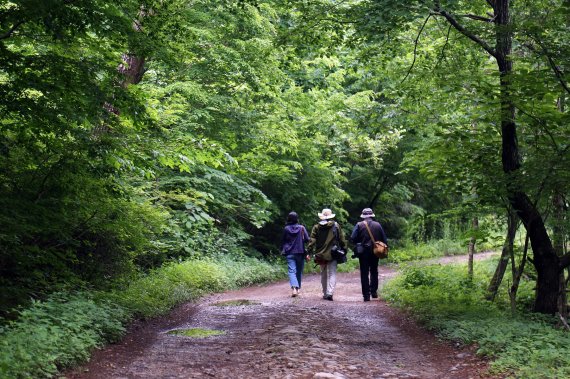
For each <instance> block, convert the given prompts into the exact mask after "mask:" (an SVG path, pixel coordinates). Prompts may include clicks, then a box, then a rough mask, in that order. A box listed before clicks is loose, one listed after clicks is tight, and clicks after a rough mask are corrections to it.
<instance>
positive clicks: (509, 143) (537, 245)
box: [434, 0, 570, 314]
mask: <svg viewBox="0 0 570 379" xmlns="http://www.w3.org/2000/svg"><path fill="white" fill-rule="evenodd" d="M440 3H441V2H440V1H438V0H434V13H435V14H437V15H440V16H442V17H445V18H446V20H447V21H448V22H449V23H450V24H451V25H452V26H453V27H454V28H455V29H457V30H458V31H459V32H460V33H462V34H464V35H465V36H467V37H468V38H469V39H471V40H472V41H474V42H475V43H477V44H478V45H479V46H480V47H482V48H483V49H484V50H485V51H486V52H487V53H488V54H490V55H492V56H493V57H495V59H496V61H497V66H498V68H499V72H500V83H499V98H500V104H501V113H500V121H501V140H502V149H501V159H502V164H503V171H504V173H505V175H506V177H507V196H508V199H509V203H510V204H511V206H512V207H513V209H514V210H515V212H516V214H517V215H518V217H519V218H520V219H521V221H522V223H523V225H524V227H525V229H526V230H527V233H528V234H529V236H530V242H531V246H532V250H533V254H534V260H533V263H534V266H535V268H536V271H537V274H538V275H537V286H536V298H535V303H534V310H535V311H536V312H541V313H551V314H554V313H555V312H556V310H557V299H558V291H559V282H560V275H559V273H560V271H561V270H562V269H564V268H565V267H567V266H569V265H570V255H569V254H566V255H564V257H562V258H560V257H558V256H557V255H556V252H555V250H554V248H553V247H552V241H551V240H550V237H549V236H548V233H547V231H546V227H545V225H544V220H543V219H542V216H541V215H540V213H539V212H538V210H537V208H536V206H535V205H534V204H533V203H532V202H531V201H530V199H529V197H528V196H527V194H526V193H525V192H524V191H523V190H521V188H520V185H519V184H518V183H519V180H517V179H518V178H517V176H518V175H520V170H519V168H520V166H521V160H520V155H519V147H518V140H517V125H516V122H515V116H516V114H515V101H514V98H513V96H514V95H513V94H512V92H511V82H510V80H511V75H512V73H513V62H512V41H513V25H512V23H511V17H510V13H509V12H510V4H511V0H494V1H488V3H489V4H491V5H492V6H493V9H494V17H493V22H494V24H495V48H493V47H492V46H490V45H489V44H488V43H487V42H486V41H485V40H484V39H482V38H480V37H478V36H477V35H475V34H474V33H472V32H471V31H469V30H468V29H466V28H465V27H464V26H463V25H461V24H460V23H459V22H458V21H457V19H455V17H453V15H452V14H450V13H448V12H447V11H445V10H443V9H442V8H441V4H440Z"/></svg>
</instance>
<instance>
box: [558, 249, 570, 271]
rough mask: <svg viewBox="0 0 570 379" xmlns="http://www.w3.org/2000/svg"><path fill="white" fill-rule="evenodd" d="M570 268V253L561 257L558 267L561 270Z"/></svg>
mask: <svg viewBox="0 0 570 379" xmlns="http://www.w3.org/2000/svg"><path fill="white" fill-rule="evenodd" d="M568 266H570V253H566V254H564V255H563V256H561V257H560V261H559V263H558V267H559V268H560V270H564V269H565V268H566V267H568Z"/></svg>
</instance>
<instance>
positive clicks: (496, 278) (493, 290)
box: [486, 209, 518, 301]
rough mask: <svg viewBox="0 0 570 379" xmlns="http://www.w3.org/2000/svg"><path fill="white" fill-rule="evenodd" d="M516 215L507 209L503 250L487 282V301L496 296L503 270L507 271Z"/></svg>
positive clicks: (512, 247) (492, 299)
mask: <svg viewBox="0 0 570 379" xmlns="http://www.w3.org/2000/svg"><path fill="white" fill-rule="evenodd" d="M516 217H517V216H516V214H515V213H514V212H513V211H512V210H510V209H509V211H508V215H507V236H506V237H505V242H504V243H503V250H502V251H501V259H499V263H498V264H497V268H496V269H495V273H494V274H493V278H491V282H490V283H489V287H488V288H487V295H486V298H487V300H489V301H494V300H495V297H496V296H497V291H498V290H499V286H500V285H501V282H502V281H503V277H504V276H505V272H506V271H507V266H508V264H509V259H510V257H511V255H512V252H513V249H514V243H515V235H516V233H517V229H518V228H517V218H516Z"/></svg>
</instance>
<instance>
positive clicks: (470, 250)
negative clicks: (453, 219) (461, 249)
mask: <svg viewBox="0 0 570 379" xmlns="http://www.w3.org/2000/svg"><path fill="white" fill-rule="evenodd" d="M472 227H473V234H474V235H473V236H472V237H471V239H470V240H469V248H468V253H469V260H468V263H467V272H468V275H469V279H473V255H474V254H475V242H476V241H477V238H476V237H475V233H476V232H477V229H479V219H478V218H477V217H473V221H472Z"/></svg>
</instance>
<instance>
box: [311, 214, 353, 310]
mask: <svg viewBox="0 0 570 379" xmlns="http://www.w3.org/2000/svg"><path fill="white" fill-rule="evenodd" d="M318 216H319V219H320V221H319V222H318V223H317V224H315V225H314V226H313V228H312V230H311V237H310V242H309V245H308V248H309V250H310V251H312V252H313V253H314V256H315V263H317V264H319V265H320V266H321V285H322V287H323V299H325V300H330V301H332V300H333V294H334V289H335V286H336V267H337V261H336V260H335V259H333V256H332V249H333V246H337V247H340V248H341V249H343V250H345V251H346V248H347V244H346V239H345V237H344V233H343V231H342V228H341V227H340V225H339V224H338V222H336V221H335V220H334V218H335V214H334V213H333V212H332V211H331V210H330V209H328V208H325V209H323V210H322V212H320V213H318Z"/></svg>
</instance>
